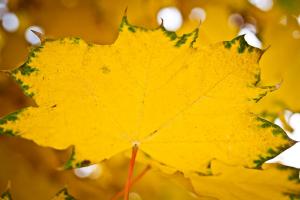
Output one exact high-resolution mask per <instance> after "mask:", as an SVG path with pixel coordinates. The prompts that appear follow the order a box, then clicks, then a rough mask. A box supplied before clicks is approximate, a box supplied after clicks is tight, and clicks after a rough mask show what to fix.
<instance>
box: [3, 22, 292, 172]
mask: <svg viewBox="0 0 300 200" xmlns="http://www.w3.org/2000/svg"><path fill="white" fill-rule="evenodd" d="M120 30H121V33H120V36H119V38H118V39H117V41H116V42H115V43H114V44H112V45H93V44H87V43H86V42H84V41H83V40H81V39H79V38H64V39H60V40H52V41H46V42H45V43H44V44H43V45H42V46H40V47H39V48H37V49H35V50H34V51H32V53H31V55H30V56H29V58H28V61H27V62H26V63H25V64H24V65H23V66H21V67H20V68H18V69H16V70H14V71H13V72H12V75H13V77H14V78H15V79H16V81H17V82H18V83H19V84H20V85H21V87H22V88H23V89H24V92H25V93H26V94H27V95H29V96H32V97H33V99H34V100H35V101H36V104H37V106H36V107H29V108H26V109H23V110H21V111H19V112H16V113H13V114H11V115H8V116H7V117H5V118H3V119H2V120H1V121H0V124H1V125H0V131H1V132H0V133H1V134H10V135H18V136H21V137H23V138H28V139H32V140H34V141H35V142H37V143H38V144H40V145H42V146H51V147H54V148H57V149H65V148H67V147H68V146H70V145H75V146H76V154H75V158H76V160H83V159H88V160H90V161H91V162H93V163H94V162H99V161H101V160H103V159H105V158H108V157H110V156H112V155H114V154H116V153H118V152H121V151H124V150H126V149H129V148H130V147H132V145H133V144H138V145H139V148H140V149H141V150H143V151H145V152H146V153H148V154H149V155H150V156H151V157H153V158H154V159H156V160H159V161H161V162H163V163H165V164H167V165H168V166H172V167H174V168H176V169H179V170H182V171H188V170H197V171H202V172H203V171H206V170H207V164H208V163H209V162H210V161H211V160H213V159H218V160H221V161H223V162H226V163H230V164H236V165H241V166H246V167H260V165H261V164H262V163H263V162H264V161H265V160H266V159H269V158H272V157H274V156H276V155H277V154H278V153H279V152H280V150H282V148H285V147H286V146H287V145H289V144H290V142H289V141H288V140H287V139H286V138H284V134H282V133H283V131H282V130H281V129H280V128H279V127H277V126H276V125H274V124H272V123H270V122H268V121H266V120H264V119H262V118H259V117H257V116H256V115H255V114H254V113H252V112H251V110H252V108H253V106H255V104H256V103H257V102H258V101H259V100H260V99H261V98H262V97H263V96H265V95H266V94H267V93H268V92H269V91H271V90H274V87H272V86H269V87H262V86H260V87H258V80H259V67H258V61H259V59H260V57H261V55H262V53H263V51H261V50H259V49H255V48H253V47H251V46H248V45H247V43H246V42H245V40H244V38H243V37H237V38H235V39H233V40H232V41H228V42H221V43H217V44H214V45H209V46H203V47H201V48H193V47H192V45H193V43H194V41H195V39H196V37H197V30H195V31H194V32H192V33H190V34H185V35H183V36H182V37H178V36H176V34H175V33H173V32H167V31H166V30H164V28H163V27H160V28H158V29H155V30H146V29H143V28H139V27H136V26H132V25H130V24H128V22H127V18H126V17H124V18H123V21H122V24H121V27H120Z"/></svg>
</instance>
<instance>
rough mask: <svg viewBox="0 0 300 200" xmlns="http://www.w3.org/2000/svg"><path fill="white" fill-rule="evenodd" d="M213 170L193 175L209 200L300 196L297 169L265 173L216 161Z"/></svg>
mask: <svg viewBox="0 0 300 200" xmlns="http://www.w3.org/2000/svg"><path fill="white" fill-rule="evenodd" d="M210 170H211V173H212V175H206V176H204V175H201V174H198V175H196V174H193V175H192V176H191V177H192V179H191V180H192V183H193V185H194V187H195V190H196V191H197V192H198V193H199V194H200V195H201V194H202V195H205V196H206V197H210V198H208V199H222V200H232V199H239V200H248V199H256V200H266V199H270V198H272V199H276V200H281V199H282V200H284V199H286V200H287V199H296V198H299V195H300V193H299V191H300V184H299V179H298V171H297V170H295V169H291V168H290V169H287V168H286V169H285V168H281V169H280V168H279V167H278V166H273V167H270V168H268V169H264V170H257V169H245V168H242V167H238V166H227V165H224V163H221V162H218V161H213V162H212V163H211V166H210ZM275 177H276V178H275ZM216 188H217V189H216Z"/></svg>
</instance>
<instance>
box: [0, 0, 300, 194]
mask: <svg viewBox="0 0 300 200" xmlns="http://www.w3.org/2000/svg"><path fill="white" fill-rule="evenodd" d="M170 5H175V6H177V7H178V8H179V9H180V10H181V12H182V14H183V18H184V25H183V27H182V29H181V30H179V33H184V32H189V31H192V30H193V29H194V28H195V27H198V26H199V22H193V21H190V20H189V17H188V16H189V12H190V10H191V8H193V7H195V6H199V7H202V8H204V9H205V10H206V12H207V19H206V20H205V21H204V22H203V23H202V24H201V25H200V37H199V40H198V41H197V45H202V44H209V43H214V42H217V41H220V40H228V39H231V38H233V37H234V36H236V34H237V33H238V31H239V27H237V26H229V25H228V17H229V15H230V14H232V13H240V14H241V15H242V16H243V17H244V19H245V21H246V22H250V23H254V24H256V27H257V29H258V36H259V38H260V39H261V40H262V42H263V46H264V47H265V48H266V47H268V46H270V48H269V49H268V50H267V52H266V53H265V55H264V56H263V58H262V60H261V62H260V66H261V67H262V78H263V80H266V81H265V82H266V83H270V84H276V83H281V81H282V84H281V88H280V90H278V91H275V92H273V94H272V95H269V96H267V97H266V98H265V99H263V100H262V101H261V107H260V108H259V110H258V112H263V111H264V112H265V113H266V112H267V113H268V114H270V113H271V114H273V115H272V116H274V114H275V115H277V113H278V112H280V111H282V109H285V108H289V109H291V110H293V111H298V112H299V110H300V103H299V97H300V92H299V91H300V88H299V87H300V83H299V81H300V78H299V74H300V59H299V58H300V40H299V39H294V38H293V37H292V34H293V32H294V31H296V30H298V31H299V30H300V28H299V25H298V24H297V21H296V19H295V17H296V16H297V15H298V14H299V12H300V1H297V0H277V1H275V5H274V7H273V9H272V10H271V11H269V12H263V11H260V10H258V9H257V8H255V7H253V6H252V5H250V4H249V3H248V1H246V0H244V1H243V0H225V1H221V0H203V1H201V0H162V1H159V3H158V1H155V0H124V1H116V0H110V1H105V0H86V1H80V0H10V1H9V8H10V10H11V11H13V12H15V13H16V14H17V15H18V16H19V18H20V21H21V25H20V28H19V30H18V31H17V32H15V33H7V32H5V31H4V30H3V29H1V30H0V69H12V68H14V67H16V66H19V65H20V64H21V63H23V62H24V60H25V58H26V56H27V54H28V50H29V48H30V45H29V44H28V43H27V42H26V41H25V39H24V31H25V29H26V28H27V27H28V26H30V25H39V26H41V27H42V28H43V29H44V30H45V33H46V36H47V37H63V36H72V35H73V36H79V37H82V38H83V39H85V40H86V41H93V42H96V43H100V44H111V43H112V42H113V41H114V40H115V39H116V37H117V31H118V26H119V24H120V21H121V18H122V16H123V14H124V10H125V8H126V7H128V16H129V19H130V21H131V22H132V23H134V24H137V25H141V26H145V27H149V28H153V27H156V26H157V22H156V14H157V11H158V10H159V9H160V8H162V7H165V6H170ZM283 16H286V17H287V25H282V24H281V23H280V20H281V19H282V17H283ZM28 105H34V102H32V100H30V99H28V98H26V97H25V96H24V95H23V94H22V93H21V89H20V88H19V87H18V86H17V85H16V84H14V83H13V82H12V81H9V79H7V77H6V75H5V74H0V116H4V115H5V114H7V113H9V112H11V111H13V110H16V109H19V108H21V107H24V106H28ZM68 156H69V152H58V151H54V150H52V149H48V148H43V147H38V146H37V145H35V144H34V143H32V142H29V141H26V140H22V139H19V138H10V137H3V136H1V137H0V160H1V167H0V191H5V190H6V187H7V183H8V182H9V181H10V182H11V192H12V196H13V197H14V199H17V200H18V199H22V200H27V199H28V200H33V199H51V197H53V194H55V193H56V192H57V191H58V190H60V189H61V188H63V187H65V186H66V185H67V186H68V188H69V191H70V193H71V194H72V195H74V196H75V197H76V198H79V199H87V200H88V199H101V198H104V199H109V198H110V197H112V196H113V195H114V194H116V193H117V192H118V191H120V190H121V189H122V187H123V184H124V182H125V177H126V173H127V168H126V167H127V164H128V160H127V159H126V158H124V157H123V156H122V155H118V156H116V157H114V158H112V159H111V160H110V161H108V162H107V163H104V164H103V176H101V177H100V178H98V179H97V180H91V179H79V178H77V177H75V175H74V173H73V171H72V170H69V171H58V170H57V168H59V167H61V165H62V164H63V163H65V161H66V159H67V157H68ZM143 167H144V166H138V167H137V170H136V171H137V172H139V171H141V169H142V168H143ZM227 167H228V166H227ZM238 170H239V169H238ZM274 170H275V169H271V170H269V171H274ZM289 170H290V169H289ZM227 172H228V173H227ZM227 172H226V173H225V174H224V175H220V179H218V177H211V176H203V177H200V179H202V180H203V185H201V186H200V187H198V189H197V191H198V192H200V193H202V191H203V192H204V191H205V193H207V194H211V193H213V191H216V189H223V187H224V184H223V183H222V181H224V179H223V177H224V176H225V177H226V176H229V175H230V176H231V177H232V178H234V177H235V174H236V173H237V172H236V171H235V168H232V169H230V170H229V169H228V171H227ZM259 173H260V172H253V174H254V175H253V174H252V172H251V173H250V174H251V176H250V177H247V175H246V177H245V178H244V179H242V180H231V181H229V183H228V180H227V183H226V184H225V189H224V190H223V192H225V193H227V194H229V193H228V191H230V192H231V193H230V194H233V193H234V192H235V191H232V190H231V189H232V187H231V186H232V185H238V186H239V187H238V188H239V189H241V188H242V189H243V190H247V188H248V187H249V186H247V188H246V189H245V186H244V183H245V182H247V183H248V182H249V183H251V181H249V180H250V179H255V178H256V177H257V176H260V174H259ZM268 173H269V172H268ZM269 174H270V175H269V176H266V177H267V179H270V182H272V181H273V180H277V179H278V180H283V182H284V177H285V176H287V179H288V177H290V179H292V180H295V175H294V176H290V175H287V173H286V172H284V171H280V172H279V171H278V173H277V172H274V173H273V172H272V173H269ZM297 175H298V174H297ZM253 177H254V178H253ZM291 177H292V178H291ZM293 177H294V178H293ZM174 179H175V181H173V179H171V178H170V177H167V178H166V177H165V175H162V174H160V173H159V172H156V171H155V170H154V172H152V171H151V173H148V174H146V175H145V177H143V179H141V181H140V182H139V183H138V184H136V185H135V186H134V187H133V191H136V192H138V193H139V194H140V195H141V196H142V198H143V199H187V200H188V199H194V198H195V197H193V196H191V195H190V194H188V193H187V192H186V191H185V190H184V189H183V188H182V186H181V184H177V183H178V180H179V182H180V183H182V182H183V180H182V176H181V175H180V176H179V177H178V176H176V177H175V178H174ZM185 181H186V180H185ZM187 182H188V181H187ZM220 182H221V183H222V184H221V185H219V184H220ZM237 182H238V183H237ZM200 183H201V182H200ZM205 183H208V184H205ZM241 183H242V185H241ZM255 184H256V183H255ZM288 184H289V183H288ZM187 185H189V183H187ZM218 185H219V186H218ZM278 185H280V187H281V186H282V183H279V184H278ZM282 187H284V186H282ZM233 188H235V187H233ZM274 188H275V189H280V188H277V186H276V187H275V186H274ZM226 189H228V190H226ZM248 189H249V188H248ZM250 190H251V189H250ZM246 194H247V193H246ZM214 195H216V194H214ZM149 197H152V198H149ZM154 197H155V198H154ZM296 197H297V196H294V198H295V199H296ZM200 198H202V197H201V195H200ZM203 199H211V198H210V197H207V196H205V195H204V196H203ZM287 199H288V196H287ZM291 199H292V198H291Z"/></svg>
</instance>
